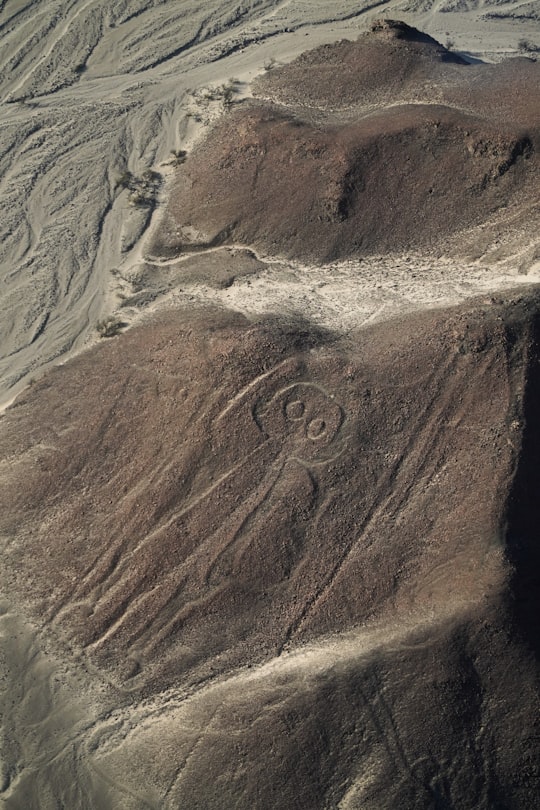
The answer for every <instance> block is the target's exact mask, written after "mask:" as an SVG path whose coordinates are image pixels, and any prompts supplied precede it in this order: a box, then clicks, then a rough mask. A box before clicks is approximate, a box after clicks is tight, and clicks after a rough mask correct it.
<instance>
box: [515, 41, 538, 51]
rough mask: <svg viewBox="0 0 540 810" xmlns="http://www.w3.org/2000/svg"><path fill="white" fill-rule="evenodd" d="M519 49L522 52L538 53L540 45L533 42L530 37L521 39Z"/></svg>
mask: <svg viewBox="0 0 540 810" xmlns="http://www.w3.org/2000/svg"><path fill="white" fill-rule="evenodd" d="M517 46H518V51H520V52H521V53H537V52H538V51H540V47H539V46H538V45H535V44H534V42H531V41H530V39H520V40H519V42H518V44H517Z"/></svg>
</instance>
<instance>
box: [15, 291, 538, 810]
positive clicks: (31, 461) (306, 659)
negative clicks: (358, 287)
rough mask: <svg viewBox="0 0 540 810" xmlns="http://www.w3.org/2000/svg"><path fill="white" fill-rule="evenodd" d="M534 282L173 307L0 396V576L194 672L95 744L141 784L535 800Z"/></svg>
mask: <svg viewBox="0 0 540 810" xmlns="http://www.w3.org/2000/svg"><path fill="white" fill-rule="evenodd" d="M539 306H540V301H539V300H538V296H537V295H536V294H530V295H528V296H527V295H525V296H523V297H512V296H509V297H508V298H507V299H506V300H504V301H499V302H495V301H493V300H492V299H486V300H485V301H480V302H476V303H475V304H473V305H470V306H467V307H465V306H463V307H460V308H455V309H451V310H446V311H434V312H428V313H424V314H421V315H415V316H414V317H412V316H411V317H409V318H408V319H406V320H404V321H402V322H397V323H384V324H379V325H377V326H373V327H372V328H369V329H364V330H362V331H361V332H358V333H357V334H352V335H349V336H348V337H347V338H343V337H341V338H338V337H336V336H335V335H332V334H329V333H322V332H319V331H317V330H316V329H315V328H313V327H312V326H310V324H308V323H291V322H286V321H284V320H283V319H280V318H274V317H268V318H265V319H262V320H258V321H257V320H249V319H247V318H246V317H244V316H241V315H238V314H236V313H233V312H228V311H221V310H215V309H211V308H209V307H206V308H202V309H200V310H192V311H189V312H188V311H185V310H182V311H178V312H174V313H171V314H168V315H166V316H163V317H162V318H161V319H159V320H156V321H154V322H153V323H149V324H147V325H146V326H144V327H140V328H137V329H133V330H132V331H131V332H129V333H127V334H126V335H124V336H122V337H120V338H116V339H114V340H112V341H110V342H108V343H107V344H103V345H100V346H99V347H98V348H97V349H95V350H93V351H91V352H88V353H86V354H84V355H82V356H80V357H79V358H77V359H76V360H74V361H72V362H70V363H68V364H66V365H65V366H63V367H61V368H58V369H56V370H55V371H54V372H52V373H51V374H49V375H48V376H47V377H46V378H44V379H43V380H42V381H41V382H38V383H37V384H36V385H35V386H34V387H33V388H32V389H31V390H29V391H28V392H27V393H25V394H24V395H23V396H21V397H20V398H19V399H18V400H17V402H16V404H15V405H14V406H13V407H12V408H11V409H10V410H9V411H8V412H7V413H6V414H5V416H4V417H3V419H2V421H1V423H0V424H1V434H0V436H1V439H0V440H1V459H2V462H1V463H2V470H3V472H2V489H1V504H0V515H1V536H2V544H3V550H2V558H1V568H2V581H3V583H5V593H6V596H8V597H9V599H10V601H11V602H12V604H15V605H18V607H19V609H20V610H21V611H22V612H23V613H24V614H25V615H26V616H29V617H31V618H33V620H35V621H37V622H38V623H39V625H40V626H41V628H42V632H43V633H44V634H45V636H46V637H48V638H49V639H52V640H53V642H51V643H54V645H55V649H57V650H58V651H59V652H60V654H61V655H63V656H64V657H66V658H68V659H70V660H73V661H79V662H80V664H81V663H85V666H86V665H88V664H90V665H92V667H93V671H94V676H93V677H94V678H100V677H106V678H108V679H109V680H110V681H111V682H112V684H113V685H114V689H116V690H118V695H119V698H118V699H119V703H122V702H123V703H125V699H126V698H125V695H126V693H128V694H131V699H132V700H133V701H134V702H133V706H136V705H137V701H138V700H139V699H140V698H141V697H150V696H154V697H153V699H154V700H156V699H158V700H159V699H161V698H160V696H161V695H163V694H167V695H169V697H170V695H171V694H176V695H177V696H178V697H177V699H176V700H175V701H173V704H172V705H171V706H169V708H168V709H166V707H163V706H162V708H161V710H160V712H159V714H158V715H157V716H156V717H151V718H150V720H149V721H148V722H142V723H140V724H139V726H137V728H136V729H135V730H134V732H133V733H132V734H131V735H130V736H129V738H128V739H124V740H122V742H121V743H119V744H118V746H117V748H116V749H115V748H114V747H113V746H111V745H109V746H107V747H106V748H105V749H104V750H103V751H100V749H99V746H98V747H97V749H96V747H95V746H94V749H95V750H94V749H93V756H94V757H95V758H97V760H98V761H99V762H100V768H101V769H104V772H105V773H106V774H109V776H108V777H107V778H109V777H110V778H111V779H112V780H113V781H114V783H115V784H116V783H118V784H122V785H129V795H130V796H131V800H130V801H131V804H128V805H126V806H129V807H145V806H160V807H161V806H166V807H189V808H218V807H219V808H233V807H235V808H246V810H247V808H253V807H257V808H268V810H270V808H283V810H285V808H290V807H296V808H305V810H314V808H323V807H336V808H337V807H342V808H366V807H368V808H381V807H384V808H390V807H397V806H400V807H418V808H426V810H427V808H434V807H441V808H442V807H460V808H471V809H472V808H486V810H487V808H494V807H500V808H503V807H504V808H532V807H534V806H535V801H536V798H537V788H538V782H537V777H538V773H537V770H535V768H536V765H535V762H537V755H538V728H537V725H536V722H537V720H536V719H537V717H538V712H537V705H536V703H535V701H536V692H535V678H536V674H537V670H536V665H535V657H534V656H535V654H538V633H537V624H536V616H537V615H538V614H537V608H538V598H537V594H538V590H535V588H537V572H538V542H537V537H538V522H537V518H538V509H537V505H536V501H537V499H536V497H535V492H534V487H532V486H531V478H530V476H531V474H532V471H533V470H534V464H535V460H534V459H535V453H536V450H537V448H538V444H539V442H538V436H539V435H540V433H539V430H538V415H537V408H538V390H539V388H538V386H539V383H538V379H540V378H539V377H538V336H539V335H538V328H539V327H538V322H539V314H538V313H539V311H540V310H539ZM535 578H536V580H535ZM306 643H308V646H307V647H306V646H305V644H306ZM164 689H169V690H170V691H169V692H168V693H163V690H164ZM171 690H172V691H171ZM186 690H188V691H189V692H191V693H192V697H190V698H189V700H187V701H184V702H182V700H181V697H182V695H185V693H186ZM148 705H150V704H148ZM148 711H150V710H148ZM163 751H166V752H167V753H166V755H163ZM149 785H150V786H151V788H150V787H149ZM148 791H150V793H151V794H152V796H154V799H153V801H155V804H151V803H150V805H148V796H149V795H150V793H149V792H148ZM137 796H139V799H137V798H136V797H137ZM143 796H146V799H144V800H143V798H141V797H143ZM165 796H166V799H165ZM133 797H135V798H133ZM90 806H92V805H91V804H90ZM122 806H124V805H122Z"/></svg>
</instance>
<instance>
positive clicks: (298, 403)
mask: <svg viewBox="0 0 540 810" xmlns="http://www.w3.org/2000/svg"><path fill="white" fill-rule="evenodd" d="M305 411H306V406H305V405H304V403H303V402H302V400H301V399H295V400H293V401H292V402H288V403H287V405H286V407H285V413H286V415H287V419H292V420H293V421H295V422H296V421H297V420H299V419H302V417H303V416H304V413H305Z"/></svg>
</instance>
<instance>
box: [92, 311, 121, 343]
mask: <svg viewBox="0 0 540 810" xmlns="http://www.w3.org/2000/svg"><path fill="white" fill-rule="evenodd" d="M124 326H125V323H123V322H122V321H121V320H120V319H119V318H117V317H116V315H109V316H108V317H107V318H103V320H101V321H98V322H97V324H96V331H97V333H98V335H99V336H100V337H102V338H110V337H114V336H115V335H117V334H118V333H119V332H120V330H121V329H122V328H123V327H124Z"/></svg>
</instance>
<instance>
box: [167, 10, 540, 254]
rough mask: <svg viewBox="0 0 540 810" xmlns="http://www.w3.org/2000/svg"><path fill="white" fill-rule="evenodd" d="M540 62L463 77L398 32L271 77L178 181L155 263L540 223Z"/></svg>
mask: <svg viewBox="0 0 540 810" xmlns="http://www.w3.org/2000/svg"><path fill="white" fill-rule="evenodd" d="M539 88H540V65H538V64H536V63H533V62H531V61H528V60H514V61H513V62H512V63H507V64H503V65H469V64H467V63H466V62H465V61H464V60H463V59H461V58H460V57H457V56H455V55H454V54H451V53H449V52H448V51H447V50H446V49H445V48H443V46H441V45H439V44H438V43H437V42H435V40H433V39H431V37H427V36H425V35H423V34H420V33H419V32H417V31H415V29H411V28H409V27H408V26H405V25H404V24H402V23H395V22H384V23H377V24H375V25H374V27H373V31H372V32H371V33H369V34H366V35H363V36H361V37H360V38H359V39H358V40H357V41H356V42H348V41H343V42H339V43H337V44H335V45H327V46H323V47H321V48H318V49H316V50H314V51H311V52H309V53H307V54H304V55H303V56H301V57H299V58H298V59H297V60H295V61H294V62H293V63H291V64H290V65H287V66H285V67H283V68H279V69H275V70H272V71H269V72H268V73H267V74H266V75H265V76H264V77H263V78H261V79H260V80H259V81H258V82H257V84H256V87H255V93H256V95H257V96H258V100H256V101H250V102H245V103H243V104H241V105H238V107H237V108H236V109H234V110H233V111H232V112H231V113H230V114H228V115H225V116H224V117H223V119H222V120H220V121H219V123H218V124H217V125H216V126H215V127H214V129H213V130H212V131H211V132H210V133H209V135H208V136H207V138H206V139H205V141H204V142H203V143H202V144H200V145H199V146H198V147H197V148H196V149H195V150H194V151H193V153H192V154H191V155H190V156H189V157H188V159H187V161H186V162H185V164H184V165H183V166H181V167H180V168H179V169H178V173H177V178H176V182H175V187H174V190H173V193H172V196H171V200H170V203H169V206H168V209H167V212H166V214H165V215H164V217H163V219H162V222H161V225H160V227H159V228H158V231H157V234H156V237H155V240H154V245H153V252H154V253H158V254H159V253H161V254H164V255H175V254H177V253H181V252H182V251H185V250H194V249H201V248H205V247H208V246H215V245H219V244H228V243H242V244H247V245H252V246H254V247H256V248H259V249H260V250H262V251H265V252H268V253H274V254H280V255H286V256H288V257H293V258H305V259H311V260H319V261H328V260H332V259H336V258H345V257H348V256H355V255H363V254H370V253H379V252H384V251H395V250H409V249H414V248H417V249H425V250H433V251H435V252H440V251H443V252H444V249H445V246H446V247H448V245H450V244H453V243H454V242H455V239H456V236H457V234H458V233H459V232H460V231H463V229H466V228H471V227H473V226H481V225H485V224H486V223H490V221H491V219H492V217H493V216H494V215H495V214H496V215H497V225H490V226H489V227H493V239H494V240H495V239H496V238H497V235H498V234H500V232H502V231H503V230H504V229H506V228H507V219H508V218H509V217H511V219H512V227H513V228H515V227H519V226H520V224H523V223H527V224H528V225H529V226H530V225H531V217H532V220H533V221H534V222H536V221H537V218H538V216H539V214H538V205H537V189H538V183H539V180H540V170H539V166H540V163H539V159H538V148H539V143H540V141H539V137H540V89H539Z"/></svg>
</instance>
